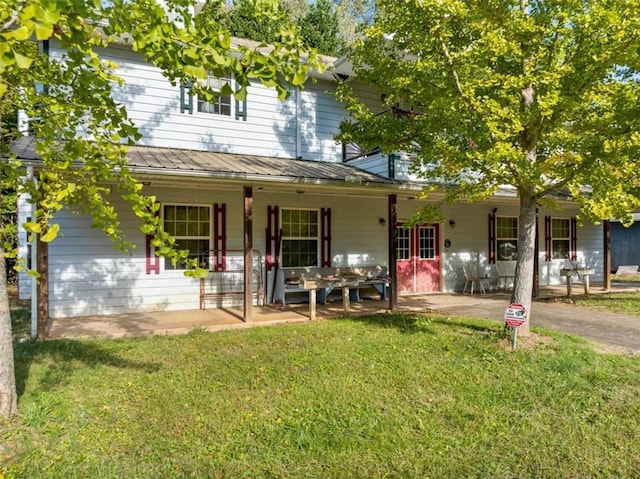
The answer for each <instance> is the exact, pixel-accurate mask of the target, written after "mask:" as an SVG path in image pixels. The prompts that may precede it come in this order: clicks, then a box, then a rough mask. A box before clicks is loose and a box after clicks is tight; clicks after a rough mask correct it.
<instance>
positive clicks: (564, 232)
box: [551, 218, 571, 259]
mask: <svg viewBox="0 0 640 479" xmlns="http://www.w3.org/2000/svg"><path fill="white" fill-rule="evenodd" d="M570 251H571V223H570V220H569V218H551V258H552V259H568V258H569V254H570Z"/></svg>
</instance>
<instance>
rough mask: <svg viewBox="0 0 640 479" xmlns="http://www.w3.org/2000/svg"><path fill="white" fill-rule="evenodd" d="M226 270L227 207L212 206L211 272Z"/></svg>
mask: <svg viewBox="0 0 640 479" xmlns="http://www.w3.org/2000/svg"><path fill="white" fill-rule="evenodd" d="M226 269H227V205H226V204H224V203H222V204H218V203H216V204H214V205H213V270H214V271H225V270H226Z"/></svg>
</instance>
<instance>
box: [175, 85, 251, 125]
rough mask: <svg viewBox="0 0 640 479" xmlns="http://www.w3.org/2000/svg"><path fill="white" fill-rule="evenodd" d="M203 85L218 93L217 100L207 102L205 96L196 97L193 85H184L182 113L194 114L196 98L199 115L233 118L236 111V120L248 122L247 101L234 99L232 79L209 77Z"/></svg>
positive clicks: (182, 90)
mask: <svg viewBox="0 0 640 479" xmlns="http://www.w3.org/2000/svg"><path fill="white" fill-rule="evenodd" d="M202 85H203V86H206V87H208V88H210V89H211V90H213V91H214V92H216V93H217V95H216V96H215V98H211V99H209V100H208V101H207V100H206V99H205V98H204V97H203V95H194V93H193V86H192V85H191V84H182V85H180V113H189V114H193V110H194V108H193V107H194V105H193V103H194V97H195V103H196V111H197V112H198V113H204V114H208V115H220V116H232V114H233V112H234V109H235V119H236V120H240V119H242V120H244V121H247V99H246V97H245V98H244V99H243V100H238V99H234V98H233V97H232V95H231V88H232V87H233V83H232V79H231V78H226V77H222V78H220V77H216V76H213V75H209V76H208V77H207V79H206V80H204V81H203V82H202Z"/></svg>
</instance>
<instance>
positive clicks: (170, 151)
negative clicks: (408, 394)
mask: <svg viewBox="0 0 640 479" xmlns="http://www.w3.org/2000/svg"><path fill="white" fill-rule="evenodd" d="M49 54H50V55H54V56H55V55H59V54H60V50H59V49H58V48H57V47H56V45H55V43H52V44H51V45H50V48H49ZM103 55H104V57H105V58H109V59H110V60H112V61H114V62H116V63H117V64H119V65H120V69H119V74H120V76H121V77H122V78H124V80H125V84H124V85H123V86H121V87H118V88H117V90H116V91H115V95H116V98H117V100H118V101H119V102H120V103H121V104H123V105H125V106H126V108H127V110H128V113H129V115H130V118H131V119H132V120H133V121H134V122H135V124H136V125H137V126H138V128H139V130H140V132H141V133H142V135H143V136H142V139H141V140H140V141H139V143H138V144H137V145H136V146H134V147H132V148H131V149H130V152H129V160H130V165H131V170H132V172H134V173H135V174H137V176H138V177H139V178H140V179H141V180H142V181H143V183H144V185H145V186H144V192H145V193H147V194H151V195H155V196H156V198H157V201H158V202H160V203H161V208H160V214H161V216H162V219H163V223H164V227H165V229H166V230H167V231H168V232H170V233H171V234H173V235H174V236H175V237H176V239H177V241H178V244H179V245H180V246H183V247H187V248H188V249H189V250H190V251H191V253H192V255H194V256H195V257H197V258H198V259H199V261H200V262H201V264H203V265H204V266H208V267H209V268H210V270H211V274H210V278H208V279H207V280H206V281H204V282H202V283H201V282H200V280H198V279H193V278H189V277H185V276H184V274H183V273H184V271H182V270H181V269H180V267H173V266H172V265H171V264H170V263H169V262H167V261H165V260H163V259H162V258H159V257H156V256H155V254H154V249H153V247H152V245H151V243H150V241H149V238H147V237H145V236H144V235H143V234H141V233H140V231H139V229H138V224H137V221H136V218H135V217H134V216H133V215H132V214H131V213H129V212H128V211H127V209H126V205H125V204H124V203H122V202H118V201H117V199H116V200H115V204H116V206H117V207H118V208H119V210H120V215H121V220H122V225H123V229H124V231H125V233H126V234H127V237H128V239H129V240H130V241H132V242H133V243H134V244H135V245H136V248H135V250H134V251H133V253H132V254H131V255H129V254H124V253H120V252H117V251H114V250H113V247H112V243H111V241H110V240H109V239H107V238H106V237H104V235H103V234H102V232H100V231H98V230H95V229H92V228H91V227H90V225H91V221H90V220H89V219H87V218H82V217H77V216H72V215H70V214H65V213H62V214H60V215H59V216H58V217H57V218H56V220H57V221H58V222H59V223H60V225H61V230H62V231H63V232H64V235H63V236H62V237H60V238H58V239H56V241H54V242H53V243H51V244H50V245H49V248H48V260H47V265H46V266H47V268H46V270H47V274H46V278H47V279H48V293H47V297H46V298H45V301H46V303H47V304H48V313H47V314H48V316H49V317H51V318H65V317H73V316H83V315H89V314H91V315H95V314H101V315H112V314H118V313H129V312H149V311H162V310H187V309H196V308H199V307H220V306H226V305H231V304H236V305H237V304H243V301H244V304H245V308H246V305H247V303H252V304H253V305H261V304H263V303H264V302H266V303H271V302H277V301H284V300H285V297H284V294H285V291H286V290H287V288H286V286H287V281H288V278H289V276H291V273H292V272H295V273H296V274H298V273H299V271H300V270H304V271H313V270H316V269H317V268H325V269H326V268H334V269H335V268H343V270H346V269H347V268H353V267H363V268H379V269H382V270H384V269H385V268H386V269H387V270H388V272H389V274H390V276H391V278H392V283H391V286H390V288H389V289H390V293H391V294H390V295H388V296H389V301H390V305H391V306H393V304H394V303H393V302H394V300H395V299H394V298H395V297H396V296H397V294H410V293H422V292H431V291H444V292H451V291H462V289H463V287H464V285H465V277H464V271H463V265H464V264H465V263H466V262H469V261H472V260H473V261H477V262H478V264H479V268H480V274H481V276H483V277H486V278H488V279H487V283H492V284H493V285H494V286H497V285H498V281H499V278H498V268H497V265H500V264H503V263H505V262H511V261H513V260H514V259H515V255H516V253H517V250H518V245H517V243H518V198H517V196H516V194H515V192H514V191H513V189H510V188H504V189H503V190H501V191H500V192H499V193H498V194H496V195H494V196H493V197H491V198H490V199H488V200H487V201H485V202H482V203H476V204H457V205H451V206H449V207H447V208H446V210H445V211H444V214H445V215H446V218H447V219H446V221H444V222H443V223H440V224H427V225H419V226H414V227H411V228H405V227H404V224H405V222H407V221H408V220H409V219H410V218H411V217H412V215H413V214H414V213H415V212H416V210H417V208H418V207H419V206H420V205H422V204H424V201H425V200H422V199H418V193H419V191H420V189H421V184H420V178H417V177H415V176H413V173H412V172H411V170H410V168H408V166H409V165H410V164H411V161H412V160H411V157H410V156H409V155H406V154H402V153H398V152H389V153H387V152H380V151H374V152H369V154H366V155H363V156H359V157H355V158H347V157H346V153H345V152H347V151H348V150H349V148H347V147H345V148H343V145H341V144H339V143H337V142H336V141H335V139H334V137H335V135H336V134H337V133H338V132H339V125H340V122H341V120H343V119H344V118H345V117H346V115H347V113H346V110H345V108H344V106H343V105H341V104H340V103H339V102H338V101H337V100H336V98H335V95H334V92H335V89H336V82H335V79H334V77H333V75H332V74H331V72H327V73H323V74H319V73H315V74H314V75H313V76H314V81H309V82H308V83H307V85H306V87H305V89H304V90H293V91H292V92H291V95H290V97H289V98H288V99H287V100H285V101H280V100H278V98H277V95H276V92H275V91H272V90H270V89H267V88H265V87H264V86H262V85H261V84H258V83H255V84H252V85H251V86H250V87H249V89H248V96H247V99H246V101H243V102H239V101H237V100H235V99H233V98H232V97H229V96H225V95H222V96H220V98H219V99H218V100H217V101H216V103H214V104H211V103H207V102H205V101H201V100H200V99H198V98H197V97H194V96H193V95H192V94H191V92H190V91H189V90H188V89H187V88H186V87H184V86H182V87H181V86H172V85H171V84H170V83H169V81H167V80H166V79H165V78H163V76H162V75H161V73H160V71H159V70H158V69H157V68H155V67H153V66H151V65H150V64H149V63H147V62H146V61H145V60H144V59H143V58H142V57H141V56H139V55H137V54H136V53H134V52H132V51H131V50H130V49H128V48H127V47H126V46H123V45H114V46H113V47H112V48H109V49H108V50H105V51H104V52H103ZM343 73H345V74H348V72H343ZM230 80H231V82H233V79H230ZM220 81H221V79H217V78H214V77H211V78H209V82H210V83H211V84H212V85H215V84H216V82H218V83H219V82H220ZM361 92H362V95H363V96H366V97H367V99H368V101H369V102H371V103H372V104H377V103H380V98H379V97H378V96H377V94H375V92H372V91H371V89H370V88H367V86H366V85H362V88H361ZM32 140H33V139H32V138H30V137H29V136H25V137H23V138H21V139H20V140H19V141H18V142H17V143H16V144H15V145H14V151H15V152H17V154H18V156H19V157H20V158H22V159H23V162H24V164H26V165H28V166H30V167H32V168H33V169H34V170H35V172H36V173H37V168H38V157H37V155H36V153H35V151H34V148H33V141H32ZM560 204H561V206H562V210H560V211H550V210H545V209H544V208H541V209H540V211H539V231H538V235H539V255H538V278H539V279H538V281H539V283H540V284H542V285H547V284H549V285H550V284H560V283H561V282H564V280H565V278H563V277H562V276H561V274H560V272H561V269H562V268H565V267H567V266H569V264H570V262H572V263H573V264H581V265H583V266H588V267H591V268H593V269H595V271H596V274H594V276H592V280H595V281H598V280H602V279H603V270H604V269H603V268H604V266H603V261H604V258H605V254H604V251H603V248H604V242H603V239H602V238H603V233H602V227H601V226H597V225H591V224H586V225H578V224H577V222H576V219H575V216H576V214H577V206H576V205H575V204H574V203H572V202H571V201H569V200H566V201H560ZM30 208H31V207H30V205H29V204H28V203H27V202H26V201H24V199H23V200H22V201H21V203H20V220H19V221H20V222H24V221H26V219H27V218H28V217H29V216H31V210H30ZM34 248H35V246H34V245H29V244H28V242H27V238H26V237H25V236H24V235H21V236H20V255H21V256H23V257H28V256H32V255H33V256H35V252H34ZM245 258H247V260H246V261H245ZM245 263H246V264H247V266H246V267H245ZM505 264H506V263H505ZM248 282H251V283H252V288H244V284H248ZM202 288H204V295H203V289H202ZM32 289H34V288H32V284H31V280H30V278H29V277H28V276H26V275H24V274H21V276H20V296H21V297H22V298H27V297H29V296H30V295H32V294H34V293H33V292H32ZM383 296H384V295H383ZM203 299H204V304H203V303H202V301H203ZM249 311H250V308H249ZM245 315H249V316H250V312H249V313H247V312H246V309H245Z"/></svg>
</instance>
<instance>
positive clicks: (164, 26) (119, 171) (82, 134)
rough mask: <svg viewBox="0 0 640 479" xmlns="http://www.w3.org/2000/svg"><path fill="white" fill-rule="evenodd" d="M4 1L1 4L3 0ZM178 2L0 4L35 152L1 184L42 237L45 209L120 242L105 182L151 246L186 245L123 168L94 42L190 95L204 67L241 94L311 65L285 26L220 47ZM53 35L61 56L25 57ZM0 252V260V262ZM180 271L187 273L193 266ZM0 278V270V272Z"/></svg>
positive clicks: (261, 9) (4, 54) (117, 122)
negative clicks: (187, 85)
mask: <svg viewBox="0 0 640 479" xmlns="http://www.w3.org/2000/svg"><path fill="white" fill-rule="evenodd" d="M5 3H6V2H5ZM191 5H192V2H190V1H187V0H165V2H163V3H162V4H160V3H158V2H157V1H156V0H136V1H133V2H132V1H129V0H112V1H110V2H101V1H88V0H85V1H79V0H60V1H57V2H46V1H42V0H9V2H8V8H3V9H2V12H1V13H0V36H2V43H1V44H0V98H4V97H8V95H12V98H13V100H14V101H15V104H16V106H17V107H19V108H21V109H23V110H24V111H25V112H26V113H27V115H28V116H29V117H30V118H31V119H32V122H31V128H32V131H33V135H34V139H35V142H36V151H37V152H38V154H39V155H40V156H41V157H42V165H41V167H39V169H38V178H37V181H35V180H34V179H33V178H30V177H28V176H26V175H25V172H24V169H22V168H21V165H20V163H19V162H18V160H16V159H15V158H12V157H9V158H5V159H4V161H3V162H2V163H1V170H0V173H1V174H2V177H3V180H4V182H5V183H4V184H5V185H9V186H11V187H12V188H14V189H15V191H16V192H17V193H18V194H27V195H29V197H30V198H31V201H33V203H34V204H35V205H36V212H35V217H34V218H33V219H32V221H30V222H29V223H27V224H25V225H24V227H25V229H26V230H27V231H28V232H29V234H31V235H37V236H38V237H39V239H40V241H42V242H45V243H46V242H49V241H52V240H53V239H55V237H56V236H57V234H58V230H59V226H58V225H57V224H56V223H55V219H54V218H55V213H56V212H58V211H60V209H61V208H62V207H63V205H64V207H65V208H69V209H70V210H71V211H73V212H76V213H83V214H89V215H91V217H92V218H93V221H94V226H96V227H99V228H101V229H102V230H103V231H104V232H105V233H106V234H107V235H109V236H110V237H111V238H112V239H113V240H114V242H115V245H116V247H118V248H120V249H124V250H128V249H130V248H131V247H132V245H131V244H130V243H129V242H127V240H126V238H124V236H123V233H122V230H121V228H120V225H119V221H118V216H117V214H116V211H115V209H114V208H113V206H112V205H111V203H110V201H109V197H108V193H109V188H106V187H105V184H114V185H117V187H115V190H116V191H117V193H118V194H119V195H120V196H122V198H124V199H125V200H126V201H127V202H128V203H129V205H130V206H131V208H132V210H133V212H134V213H135V214H136V215H137V216H138V217H139V218H140V221H141V231H142V232H143V233H145V234H154V240H153V241H154V244H155V246H156V248H157V249H158V250H159V253H160V254H161V255H163V256H165V257H170V258H172V260H173V261H184V260H185V259H186V257H187V252H186V251H175V249H174V248H173V239H172V238H170V237H169V236H168V235H167V234H166V233H164V232H163V231H162V229H161V225H160V224H159V221H158V218H157V217H156V214H155V213H156V210H157V205H156V204H155V202H154V198H152V197H147V196H145V195H144V194H143V193H142V185H141V184H140V183H139V182H138V181H137V180H136V179H135V178H134V177H132V176H131V174H130V173H129V170H128V168H127V161H126V144H130V143H133V142H134V141H135V140H136V139H137V138H138V137H139V134H138V132H137V131H136V129H135V127H134V125H133V124H132V122H131V121H129V120H128V119H127V115H126V111H125V109H124V107H123V106H121V105H119V104H117V103H116V102H115V101H114V100H113V98H112V96H111V85H112V84H113V83H121V81H122V80H121V79H120V78H119V77H118V76H117V71H116V68H117V65H115V64H113V63H112V62H107V61H102V60H101V59H100V57H99V55H98V53H97V51H98V49H99V48H102V47H106V46H108V45H109V44H111V43H112V42H123V41H126V42H128V43H129V44H130V45H131V48H132V49H133V50H135V51H137V52H139V53H141V54H142V55H144V56H145V58H146V59H147V60H148V61H150V62H152V63H154V64H155V65H156V66H158V67H159V68H161V69H162V71H163V73H164V75H165V76H166V77H167V78H168V79H169V80H170V81H171V82H172V83H173V84H174V85H175V84H177V83H179V82H183V81H184V82H191V83H192V84H193V85H194V89H195V90H196V91H197V92H198V94H200V95H205V96H208V97H210V98H211V97H213V96H214V95H215V92H213V91H211V90H208V89H206V88H205V87H202V86H201V84H200V83H199V80H200V79H204V78H206V75H207V72H213V73H214V74H216V75H218V76H220V77H229V76H231V75H232V76H233V77H234V78H235V82H236V84H237V85H238V89H237V91H234V92H232V91H230V87H229V86H228V85H227V87H225V88H223V89H222V94H228V93H233V94H235V95H236V96H237V97H238V98H239V99H242V98H244V97H245V95H246V88H247V86H248V85H249V82H250V79H252V78H255V79H258V80H260V81H261V82H262V83H263V84H265V85H267V86H270V87H274V88H276V89H277V91H278V94H279V96H280V97H285V96H286V95H287V93H288V88H287V87H288V85H294V86H300V87H302V86H303V83H304V80H305V78H306V76H307V74H308V70H309V68H314V67H315V68H321V67H322V66H321V65H320V64H319V62H318V61H317V59H316V55H315V53H314V52H310V51H307V50H305V49H304V48H303V47H302V43H301V41H300V39H299V38H298V37H297V36H296V35H295V34H294V33H293V30H292V29H290V28H289V27H288V26H287V25H286V22H281V23H280V31H279V41H278V42H277V43H276V44H275V45H274V46H275V48H272V49H270V50H268V51H267V50H266V49H265V50H254V49H250V48H248V47H242V46H239V47H237V48H236V47H232V42H231V37H230V33H229V31H228V30H227V29H225V28H224V27H221V26H220V25H219V24H218V23H216V22H215V21H211V22H207V21H206V20H205V19H203V18H199V16H197V15H195V16H194V14H193V12H192V6H191ZM272 5H273V2H272V1H270V0H264V1H258V2H255V11H254V15H255V16H256V17H257V18H258V19H260V18H263V17H264V18H265V19H269V18H270V16H271V15H273V8H271V7H272ZM34 39H36V40H38V41H43V42H47V41H49V40H51V41H56V42H59V45H60V46H61V48H62V49H63V50H64V56H63V58H61V59H55V58H50V57H49V56H48V55H46V54H42V53H41V54H34V53H32V50H31V49H32V48H33V40H34ZM4 256H5V251H4V249H1V248H0V263H2V264H4ZM192 274H198V271H197V270H195V272H193V273H192ZM3 278H4V275H3ZM6 292H7V291H6V284H3V282H2V281H0V355H1V356H0V364H1V365H2V367H1V368H0V414H1V415H2V416H5V417H8V416H11V415H12V414H13V413H15V411H16V392H15V375H14V368H13V348H12V338H11V323H10V316H9V305H8V299H7V294H6Z"/></svg>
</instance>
